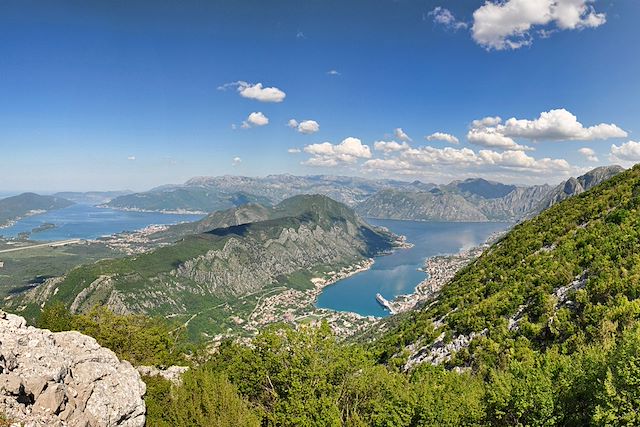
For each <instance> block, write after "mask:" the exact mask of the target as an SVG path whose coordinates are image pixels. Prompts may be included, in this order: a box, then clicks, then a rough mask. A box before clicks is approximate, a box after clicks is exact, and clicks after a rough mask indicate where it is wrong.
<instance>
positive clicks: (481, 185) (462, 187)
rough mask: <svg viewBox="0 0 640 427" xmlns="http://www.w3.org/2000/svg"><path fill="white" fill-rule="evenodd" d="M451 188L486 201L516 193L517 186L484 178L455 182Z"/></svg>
mask: <svg viewBox="0 0 640 427" xmlns="http://www.w3.org/2000/svg"><path fill="white" fill-rule="evenodd" d="M449 186H453V187H455V188H456V189H457V190H458V191H460V192H462V193H468V194H472V195H476V196H480V197H482V198H484V199H498V198H501V197H504V196H506V195H507V194H509V193H511V192H512V191H514V190H515V189H516V188H517V187H516V186H515V185H506V184H501V183H499V182H493V181H487V180H486V179H482V178H469V179H466V180H464V181H454V182H452V183H451V184H449Z"/></svg>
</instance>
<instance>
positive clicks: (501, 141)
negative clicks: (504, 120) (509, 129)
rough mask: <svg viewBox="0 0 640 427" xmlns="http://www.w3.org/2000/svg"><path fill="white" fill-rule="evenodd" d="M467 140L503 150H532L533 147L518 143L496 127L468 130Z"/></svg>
mask: <svg viewBox="0 0 640 427" xmlns="http://www.w3.org/2000/svg"><path fill="white" fill-rule="evenodd" d="M467 140H468V141H469V142H470V143H472V144H475V145H481V146H483V147H489V148H500V149H503V150H519V151H530V150H532V148H531V147H527V146H526V145H520V144H517V143H516V142H515V141H514V140H513V139H512V138H510V137H508V136H505V135H504V134H502V133H501V132H500V131H499V130H498V129H497V128H495V127H481V128H472V129H470V130H469V132H467Z"/></svg>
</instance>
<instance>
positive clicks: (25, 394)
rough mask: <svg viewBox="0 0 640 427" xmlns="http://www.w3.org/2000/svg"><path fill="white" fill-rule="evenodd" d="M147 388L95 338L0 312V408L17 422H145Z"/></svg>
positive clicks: (131, 425)
mask: <svg viewBox="0 0 640 427" xmlns="http://www.w3.org/2000/svg"><path fill="white" fill-rule="evenodd" d="M144 393H145V384H144V382H142V380H141V379H140V375H139V374H138V372H137V371H136V370H135V369H134V368H133V367H132V366H131V364H129V362H126V361H120V360H118V358H117V357H116V355H115V354H114V353H113V352H112V351H111V350H108V349H106V348H103V347H101V346H100V345H98V343H97V342H96V341H95V340H94V339H93V338H91V337H88V336H86V335H82V334H80V333H79V332H56V333H53V332H50V331H48V330H46V329H37V328H34V327H31V326H26V322H25V320H24V319H23V318H22V317H19V316H16V315H13V314H6V313H4V312H0V412H4V413H5V414H6V416H7V418H8V419H10V420H11V421H14V422H16V423H19V424H18V425H24V426H51V427H56V426H70V427H76V426H77V427H94V426H95V427H98V426H100V427H107V426H124V427H138V426H140V427H142V426H144V424H145V404H144V400H143V399H142V396H143V395H144Z"/></svg>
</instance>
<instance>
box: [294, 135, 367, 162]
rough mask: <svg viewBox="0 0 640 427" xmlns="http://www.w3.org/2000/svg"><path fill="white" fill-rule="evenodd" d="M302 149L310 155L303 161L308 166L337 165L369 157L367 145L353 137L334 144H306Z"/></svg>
mask: <svg viewBox="0 0 640 427" xmlns="http://www.w3.org/2000/svg"><path fill="white" fill-rule="evenodd" d="M304 151H305V152H306V153H309V154H311V156H312V157H311V158H310V159H308V160H307V161H305V162H304V164H307V165H310V166H337V165H339V164H351V163H356V162H357V161H358V159H369V158H371V149H370V148H369V146H368V145H364V144H362V141H360V140H359V139H358V138H354V137H348V138H345V139H344V140H342V142H341V143H340V144H336V145H334V144H331V143H330V142H323V143H321V144H311V145H307V146H306V147H304Z"/></svg>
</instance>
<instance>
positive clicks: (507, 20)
mask: <svg viewBox="0 0 640 427" xmlns="http://www.w3.org/2000/svg"><path fill="white" fill-rule="evenodd" d="M593 2H594V0H499V1H489V0H488V1H486V2H485V3H484V5H482V6H481V7H480V8H478V9H476V11H475V12H474V13H473V26H472V28H471V33H472V36H473V39H474V40H475V41H476V42H477V43H478V44H480V45H481V46H483V47H484V48H486V49H488V50H491V49H495V50H504V49H518V48H520V47H523V46H528V45H530V44H531V43H532V42H533V36H532V35H531V30H532V29H533V28H534V27H543V28H541V29H540V30H543V33H542V34H543V35H544V36H549V35H550V34H551V33H552V32H553V31H556V30H575V29H583V28H595V27H599V26H600V25H602V24H604V23H605V22H606V15H605V14H604V13H597V12H596V11H595V10H594V8H593V6H592V5H591V3H593Z"/></svg>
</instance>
